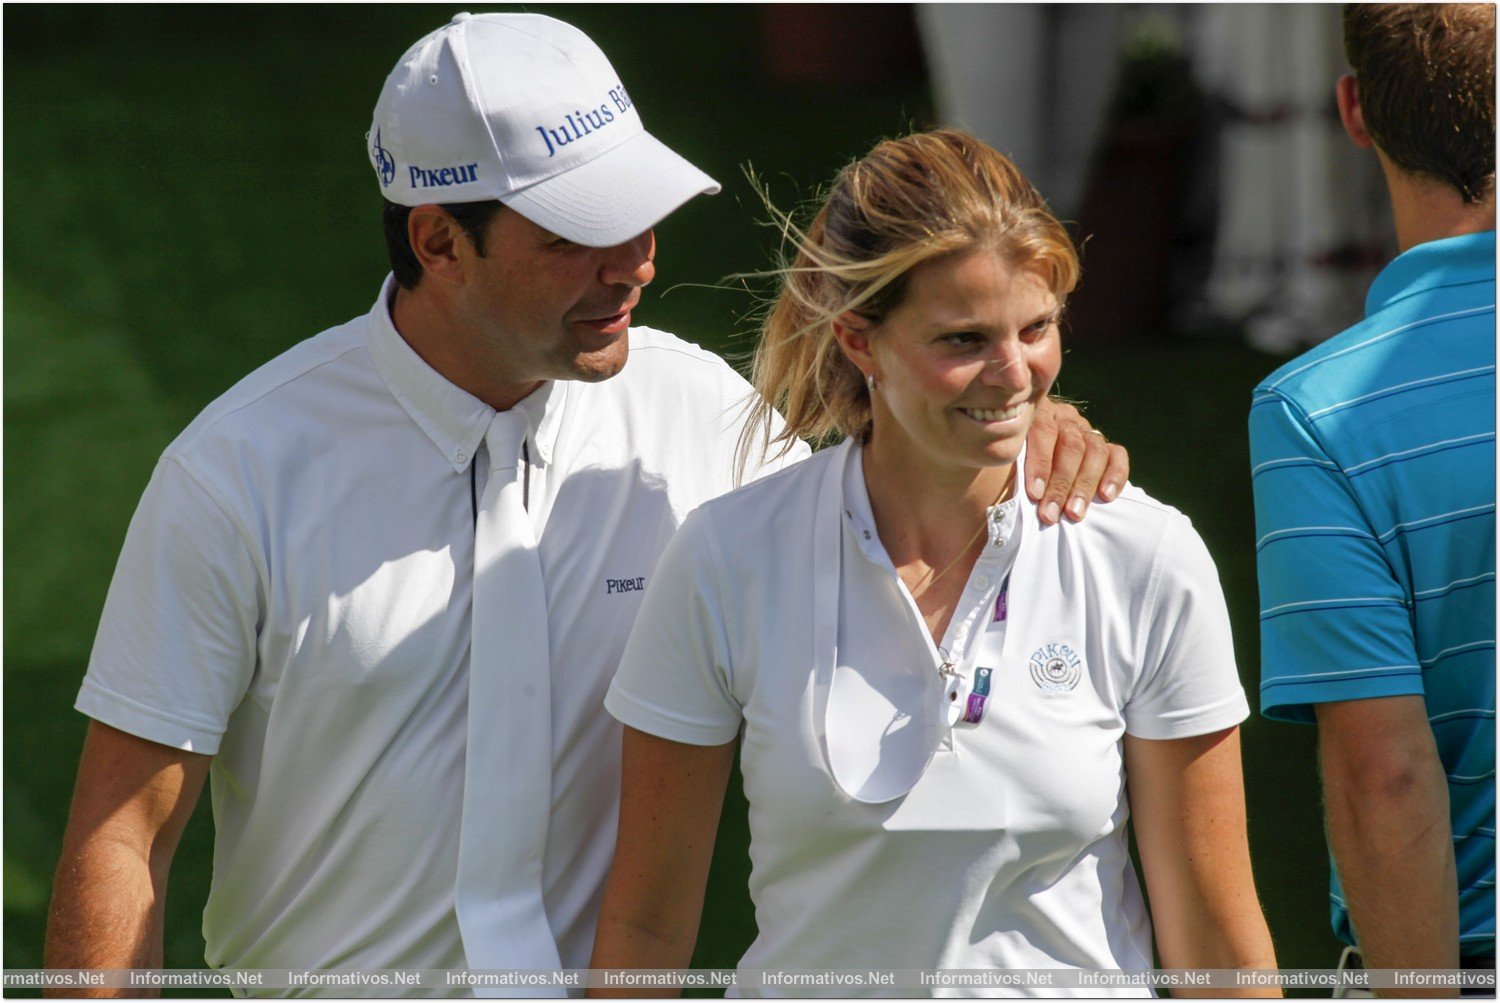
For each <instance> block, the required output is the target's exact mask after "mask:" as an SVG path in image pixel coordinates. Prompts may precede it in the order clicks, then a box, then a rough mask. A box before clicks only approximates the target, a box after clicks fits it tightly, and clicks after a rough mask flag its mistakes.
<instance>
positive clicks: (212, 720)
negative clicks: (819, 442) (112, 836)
mask: <svg viewBox="0 0 1500 1003" xmlns="http://www.w3.org/2000/svg"><path fill="white" fill-rule="evenodd" d="M390 292H391V284H390V280H387V284H386V286H385V288H384V289H383V290H382V292H381V296H380V298H379V299H378V300H377V302H376V304H375V306H374V308H373V309H372V310H371V311H370V313H369V314H368V315H367V316H365V317H361V318H358V319H356V320H354V321H351V322H350V323H348V324H344V325H342V326H340V327H336V328H333V329H330V330H328V331H325V332H323V333H322V334H320V335H318V336H317V337H314V338H312V339H309V340H308V341H306V342H303V343H301V344H299V345H297V346H296V347H294V348H293V349H291V350H290V351H288V352H286V353H285V354H284V355H282V356H280V357H279V358H277V359H275V360H273V361H272V362H270V363H269V364H267V365H266V366H264V367H262V368H261V369H259V370H258V371H256V372H255V373H253V374H251V375H250V376H248V377H247V378H246V379H244V380H243V381H241V382H240V383H239V384H238V385H236V386H235V387H234V388H233V389H231V390H230V391H229V392H228V393H226V394H225V395H224V396H223V397H221V398H220V399H219V400H217V401H216V402H214V403H213V404H212V405H210V406H209V407H208V408H207V409H206V410H205V411H204V412H203V413H202V414H201V415H200V416H199V417H198V418H197V419H196V420H195V421H194V422H193V423H192V424H191V425H190V426H189V427H188V428H187V429H186V430H185V431H184V432H183V433H182V435H181V436H180V437H179V438H178V439H177V440H176V441H175V442H174V443H173V444H172V445H171V446H170V447H169V448H168V449H167V451H166V453H165V454H164V455H163V457H162V459H161V461H160V463H159V464H158V466H157V469H156V471H155V473H154V475H153V477H152V480H151V483H150V485H149V487H148V488H147V490H146V493H145V496H144V498H143V499H142V502H141V505H140V507H139V509H138V511H137V512H136V515H135V518H134V520H133V521H132V523H131V526H130V530H129V533H128V535H127V537H126V541H125V546H124V550H123V552H122V554H121V557H120V561H119V565H118V568H117V570H116V572H115V578H114V581H113V583H112V585H111V587H110V592H109V597H108V599H107V601H106V604H105V609H104V615H103V619H102V622H101V624H100V628H99V634H98V637H97V639H96V642H95V646H94V652H93V657H92V659H91V661H90V664H89V671H88V675H87V677H86V679H85V680H84V684H83V688H82V691H81V693H80V694H79V698H78V704H77V706H78V708H79V710H81V711H83V712H84V713H85V714H87V715H89V716H90V717H93V718H95V719H97V720H99V721H102V722H104V723H105V724H109V725H112V726H114V727H116V728H119V729H122V730H124V731H127V732H130V733H133V734H136V735H139V736H141V737H144V738H147V739H150V740H152V741H155V742H160V743H163V744H166V745H170V746H174V747H176V748H181V749H186V750H191V751H194V752H201V753H211V754H214V760H213V765H212V771H211V777H212V791H213V795H212V796H213V809H214V820H215V824H216V829H217V837H216V843H215V855H214V880H213V887H212V891H211V893H210V896H209V902H208V907H207V909H206V911H205V914H204V934H205V937H206V939H207V944H208V948H207V956H208V962H209V963H210V964H211V965H214V966H235V967H251V968H256V967H308V968H323V967H329V968H350V967H363V968H391V967H411V968H461V967H464V966H465V953H464V949H463V945H462V943H461V940H460V936H459V929H458V925H457V923H456V921H455V918H454V879H455V874H456V866H457V852H458V836H459V818H460V811H461V809H462V801H463V796H464V754H465V735H466V728H467V723H466V713H467V699H468V655H469V643H470V595H471V593H470V589H471V576H472V564H473V543H474V510H473V505H474V499H475V498H477V497H478V496H479V494H480V493H482V491H483V488H484V474H485V472H486V470H487V465H486V464H485V463H484V458H483V457H482V456H481V464H480V469H478V470H477V471H476V469H475V453H476V452H481V451H482V442H483V437H484V433H485V429H486V427H487V426H488V425H489V422H490V418H491V415H492V414H493V411H492V410H491V409H490V408H489V407H488V406H487V405H485V404H484V403H482V402H480V401H479V400H477V399H475V398H473V397H471V396H469V395H468V394H467V393H465V392H463V391H462V390H459V389H458V388H457V387H455V386H453V385H452V384H450V383H448V382H447V381H446V380H444V379H443V378H442V377H441V376H439V375H438V374H437V373H436V372H435V371H433V370H432V369H431V368H430V367H428V366H427V365H426V363H424V362H423V361H422V360H421V359H420V358H419V357H418V356H417V355H416V353H414V352H413V351H412V350H411V348H410V347H409V346H408V345H407V344H406V342H405V341H403V340H402V339H401V337H400V335H398V334H397V332H396V331H395V329H394V327H393V326H392V324H391V321H390V317H389V313H388V311H387V308H386V304H387V302H388V301H389V296H390ZM752 392H753V391H752V390H751V388H750V387H749V385H748V384H747V383H745V381H744V380H742V379H741V378H740V377H739V376H737V375H736V374H735V373H734V372H733V370H731V369H730V368H729V367H728V366H727V365H725V364H724V363H723V362H722V361H721V360H720V359H718V358H717V357H715V356H713V355H711V354H709V353H707V352H704V351H702V350H700V349H698V348H695V347H693V346H692V345H689V344H687V343H685V342H683V341H680V340H678V339H676V338H674V337H672V336H670V335H667V334H663V333H661V332H658V331H652V330H650V329H646V328H635V329H633V330H631V332H630V355H629V360H628V362H627V364H626V366H625V368H624V369H623V371H622V372H621V373H620V374H619V375H618V376H616V377H614V378H612V379H609V380H607V381H605V382H602V383H597V384H584V383H563V382H557V383H551V384H547V385H545V386H544V387H543V388H542V389H540V390H538V391H537V392H536V393H534V394H532V395H531V396H530V397H528V398H527V399H526V400H525V401H523V402H522V403H521V404H520V405H519V410H521V411H522V412H523V413H525V415H526V417H527V420H528V423H529V427H530V432H529V435H528V436H527V442H526V448H527V453H528V455H529V473H528V488H527V490H528V498H527V509H528V512H529V513H530V515H531V517H532V520H533V522H534V524H535V527H536V530H537V535H538V537H539V539H540V555H541V561H542V566H543V575H544V578H545V580H546V588H547V607H548V619H547V622H546V623H544V624H541V623H539V624H537V625H536V626H537V629H538V630H546V631H547V632H548V636H549V642H550V645H551V651H552V682H551V689H552V696H553V700H552V735H553V744H552V748H551V750H550V757H549V756H548V755H547V754H546V750H541V751H540V752H539V755H538V759H537V762H536V763H535V764H530V765H529V766H528V767H527V768H541V769H546V768H547V767H548V760H549V758H550V768H551V771H552V803H551V805H550V821H549V827H548V837H547V847H546V856H545V866H544V874H543V885H544V901H545V907H546V910H547V914H548V917H549V921H550V924H551V926H552V930H553V932H554V934H555V936H556V939H557V944H558V949H559V954H560V957H561V959H562V963H563V965H564V966H565V967H580V968H581V967H587V964H588V960H589V953H590V950H591V947H592V940H593V930H594V921H595V913H596V911H597V907H598V897H599V895H600V892H601V885H602V882H603V879H604V876H605V874H606V872H607V869H608V867H609V863H610V856H611V853H612V850H613V844H614V829H615V815H616V807H617V806H616V802H617V798H618V784H619V777H618V771H619V766H618V762H619V753H618V745H619V726H618V725H617V724H616V723H615V722H614V721H613V720H612V719H611V718H610V717H609V715H608V714H606V713H605V712H604V710H603V708H602V701H603V697H604V692H605V689H606V687H607V686H608V683H609V680H610V677H611V676H612V675H613V673H614V670H615V667H616V665H617V663H618V660H619V656H620V653H621V651H622V649H623V647H624V643H625V639H626V637H627V635H628V632H629V630H630V626H631V623H632V622H633V620H634V617H635V613H636V610H637V607H638V606H639V603H640V600H641V597H642V595H643V594H644V589H645V586H646V584H647V583H648V582H649V581H650V580H651V577H652V574H653V569H654V567H655V564H656V560H657V557H658V556H659V555H660V553H661V550H662V548H663V547H664V546H665V544H666V542H667V540H668V539H669V538H670V537H671V536H672V534H673V532H674V531H675V530H676V528H677V526H678V524H679V523H680V522H681V521H682V519H683V517H684V516H685V515H686V514H687V513H688V512H689V511H690V510H691V509H693V508H694V507H696V506H697V505H698V504H700V503H701V502H703V501H704V500H706V499H708V498H711V497H714V496H715V495H718V494H721V493H723V492H724V491H726V490H728V489H729V488H730V487H731V486H733V484H734V463H733V453H734V448H735V444H736V440H737V436H738V432H739V428H740V418H741V416H742V414H743V406H744V404H745V402H746V399H747V397H748V395H750V394H751V393H752ZM802 455H805V450H804V449H802V448H801V447H800V446H799V448H798V450H797V451H796V452H795V453H794V454H793V456H792V457H791V458H792V459H795V458H799V457H800V456H802ZM480 612H481V615H482V612H483V611H480ZM514 768H518V764H507V763H495V764H493V770H492V772H491V773H490V774H489V775H488V776H487V777H485V778H483V780H484V781H487V782H488V785H489V789H490V796H493V797H495V798H499V799H504V798H505V797H506V791H507V788H506V779H507V775H508V771H509V770H511V769H514ZM481 786H482V785H481ZM513 810H514V812H515V813H518V814H519V813H522V812H527V811H535V810H548V806H546V805H542V806H537V805H531V804H517V805H515V806H514V808H513Z"/></svg>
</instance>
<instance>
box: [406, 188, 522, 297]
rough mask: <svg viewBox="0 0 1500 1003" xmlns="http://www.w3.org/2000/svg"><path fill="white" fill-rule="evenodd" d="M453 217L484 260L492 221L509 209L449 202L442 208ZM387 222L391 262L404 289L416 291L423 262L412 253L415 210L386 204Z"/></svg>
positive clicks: (499, 205)
mask: <svg viewBox="0 0 1500 1003" xmlns="http://www.w3.org/2000/svg"><path fill="white" fill-rule="evenodd" d="M439 208H440V209H442V210H443V211H444V212H446V213H447V214H448V215H450V216H452V217H453V219H454V220H455V221H456V222H457V223H458V225H459V226H461V227H463V230H464V233H465V234H466V235H467V236H468V238H469V240H470V241H471V242H472V243H473V244H474V251H475V253H476V254H478V255H479V256H480V257H481V258H482V257H484V234H485V231H486V230H488V229H489V226H490V220H492V219H494V218H495V214H496V213H498V212H499V211H500V210H501V209H503V208H505V206H504V205H503V204H502V203H500V202H496V201H494V200H489V201H485V202H447V203H443V204H441V205H440V206H439ZM382 217H383V219H384V221H385V251H386V254H387V256H389V257H390V259H391V272H392V273H393V274H394V275H395V276H396V283H397V284H398V285H399V286H401V288H402V289H415V288H417V283H419V282H421V281H422V263H421V262H419V261H418V260H417V256H416V254H414V253H413V252H412V249H411V240H410V238H408V237H407V235H406V224H407V221H408V220H409V219H411V207H410V206H404V205H397V204H396V203H394V202H390V201H386V202H385V207H384V209H383V210H382Z"/></svg>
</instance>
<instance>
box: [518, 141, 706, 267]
mask: <svg viewBox="0 0 1500 1003" xmlns="http://www.w3.org/2000/svg"><path fill="white" fill-rule="evenodd" d="M718 190H719V183H718V182H717V181H715V180H714V179H713V178H711V177H709V176H708V175H707V174H704V173H703V172H702V171H700V170H698V168H696V167H694V166H693V165H692V164H690V163H688V162H687V161H686V160H684V159H683V158H682V157H680V156H678V155H677V154H676V153H674V152H672V150H670V149H668V148H667V146H666V145H665V144H663V143H662V142H661V141H660V140H658V139H656V137H654V136H652V135H651V134H650V133H648V132H640V133H637V134H636V135H634V136H632V137H631V138H630V139H627V140H626V141H625V142H623V143H620V144H619V145H618V146H614V147H611V148H610V149H609V150H607V151H606V152H604V153H601V154H600V155H599V156H597V157H595V158H594V159H593V160H590V161H589V162H588V163H585V164H580V165H579V166H577V167H575V168H573V169H572V170H569V171H565V172H563V173H562V174H559V175H557V176H556V177H552V178H548V179H547V180H545V181H539V182H537V183H536V184H534V185H531V186H530V187H528V188H523V189H521V190H520V191H518V192H515V193H513V194H511V195H506V196H504V197H503V198H501V199H500V201H501V202H504V203H505V204H506V205H508V206H510V207H511V208H512V209H514V210H516V212H518V213H520V214H521V215H522V216H525V217H526V218H527V219H529V220H531V221H532V222H533V223H535V224H536V225H538V226H540V227H542V228H544V229H546V230H550V231H551V232H553V233H555V234H557V235H558V236H559V237H565V238H567V239H568V240H571V241H573V242H574V243H576V244H582V245H584V246H585V247H614V246H615V245H616V244H623V243H625V242H626V241H627V240H630V239H631V238H632V237H637V236H640V235H641V234H643V233H645V232H646V231H647V230H649V229H651V228H652V227H653V226H655V225H656V224H657V223H660V222H661V221H662V220H663V219H665V218H666V217H667V216H669V215H671V213H672V212H673V211H674V210H675V209H677V208H678V207H679V206H681V205H682V204H683V203H684V202H686V201H687V200H688V199H690V198H692V197H693V196H694V195H713V194H714V193H716V192H718Z"/></svg>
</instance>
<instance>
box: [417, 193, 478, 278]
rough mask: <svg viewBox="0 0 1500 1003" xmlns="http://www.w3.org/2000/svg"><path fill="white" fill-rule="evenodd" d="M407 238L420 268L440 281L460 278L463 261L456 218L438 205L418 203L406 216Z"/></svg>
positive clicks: (462, 271)
mask: <svg viewBox="0 0 1500 1003" xmlns="http://www.w3.org/2000/svg"><path fill="white" fill-rule="evenodd" d="M406 239H407V240H408V241H410V242H411V249H412V253H413V254H415V255H416V257H417V261H418V262H419V263H420V264H421V266H422V271H424V272H426V273H427V274H429V275H431V276H432V277H433V278H435V279H436V280H437V281H439V282H445V283H448V284H450V285H458V284H461V283H462V282H463V278H464V269H463V262H462V260H461V259H460V256H459V251H460V249H459V243H460V241H461V235H460V233H459V225H458V221H457V220H455V219H454V218H453V217H452V216H450V215H448V214H447V213H446V212H444V211H443V209H442V208H441V207H440V206H437V205H419V206H417V207H416V208H414V209H413V210H412V211H411V214H410V215H409V216H408V217H407V219H406Z"/></svg>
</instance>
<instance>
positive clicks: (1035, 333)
mask: <svg viewBox="0 0 1500 1003" xmlns="http://www.w3.org/2000/svg"><path fill="white" fill-rule="evenodd" d="M1056 320H1057V318H1056V317H1043V318H1042V319H1041V320H1039V321H1037V322H1035V323H1034V324H1028V325H1027V326H1026V327H1023V328H1022V329H1021V337H1022V338H1025V339H1027V340H1030V341H1035V340H1036V339H1037V338H1040V337H1041V336H1042V335H1044V334H1046V333H1047V330H1048V328H1050V327H1051V326H1052V325H1053V323H1055V322H1056Z"/></svg>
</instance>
